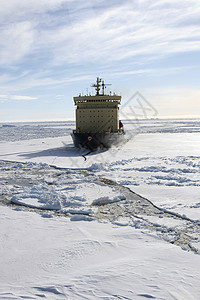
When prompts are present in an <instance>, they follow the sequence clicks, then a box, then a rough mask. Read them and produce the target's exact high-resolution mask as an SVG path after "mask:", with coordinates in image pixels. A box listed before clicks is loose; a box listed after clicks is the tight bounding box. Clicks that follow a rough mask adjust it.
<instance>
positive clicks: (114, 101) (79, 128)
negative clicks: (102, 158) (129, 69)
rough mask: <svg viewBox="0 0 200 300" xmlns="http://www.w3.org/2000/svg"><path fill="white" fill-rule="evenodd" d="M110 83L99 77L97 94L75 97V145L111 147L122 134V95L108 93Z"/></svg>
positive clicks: (95, 85)
mask: <svg viewBox="0 0 200 300" xmlns="http://www.w3.org/2000/svg"><path fill="white" fill-rule="evenodd" d="M107 85H108V84H105V83H104V81H103V80H102V79H101V78H99V77H97V80H96V83H95V84H93V85H92V87H94V88H95V90H96V94H95V95H79V96H78V97H74V98H73V99H74V104H75V105H76V130H74V131H73V134H72V138H73V141H74V144H75V146H78V147H80V146H82V147H87V148H92V149H93V148H94V149H95V148H97V147H98V146H103V147H106V148H108V147H110V146H111V145H112V144H113V142H117V140H119V137H118V138H117V136H120V135H122V133H123V132H122V130H121V128H120V125H119V124H120V122H119V105H120V103H121V96H119V95H116V94H115V93H113V94H112V93H111V92H110V93H109V94H106V93H105V90H106V87H107Z"/></svg>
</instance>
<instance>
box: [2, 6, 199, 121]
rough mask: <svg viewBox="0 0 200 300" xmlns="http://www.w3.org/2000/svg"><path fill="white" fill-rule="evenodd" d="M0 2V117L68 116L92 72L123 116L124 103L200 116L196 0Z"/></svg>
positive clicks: (163, 114)
mask: <svg viewBox="0 0 200 300" xmlns="http://www.w3.org/2000/svg"><path fill="white" fill-rule="evenodd" d="M0 7H1V8H0V123H3V122H16V121H49V120H63V121H65V120H71V119H74V109H75V107H74V103H73V97H74V96H78V95H79V93H83V94H86V93H88V92H92V88H91V84H93V83H94V82H95V80H96V77H97V76H98V77H100V78H103V79H104V80H105V82H107V83H109V84H112V86H108V87H107V91H110V89H111V90H112V91H114V92H116V93H118V94H120V95H121V96H122V112H123V116H122V117H124V118H126V117H127V110H126V107H129V112H128V117H130V116H131V112H133V115H134V114H135V115H137V116H139V115H140V117H158V118H174V117H180V118H181V117H200V88H199V83H200V82H199V78H200V0H123V1H122V0H115V1H114V0H110V1H107V0H86V1H83V0H34V1H29V0H20V1H19V0H7V1H4V0H0ZM138 107H139V109H140V114H138V113H136V110H137V108H138ZM145 112H148V114H146V113H145Z"/></svg>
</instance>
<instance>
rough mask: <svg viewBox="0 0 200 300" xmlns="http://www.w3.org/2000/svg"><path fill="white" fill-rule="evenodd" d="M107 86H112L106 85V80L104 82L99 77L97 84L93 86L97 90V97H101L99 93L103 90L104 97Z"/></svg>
mask: <svg viewBox="0 0 200 300" xmlns="http://www.w3.org/2000/svg"><path fill="white" fill-rule="evenodd" d="M107 85H111V84H109V83H106V84H105V83H104V80H102V78H99V77H97V82H96V84H92V85H91V86H92V87H94V88H95V90H96V96H99V95H100V94H99V91H100V89H101V88H102V95H104V91H105V88H106V86H107Z"/></svg>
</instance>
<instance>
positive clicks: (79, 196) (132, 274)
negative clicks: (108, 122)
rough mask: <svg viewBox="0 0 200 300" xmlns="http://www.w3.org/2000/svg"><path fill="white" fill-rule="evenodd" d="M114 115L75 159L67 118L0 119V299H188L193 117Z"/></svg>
mask: <svg viewBox="0 0 200 300" xmlns="http://www.w3.org/2000/svg"><path fill="white" fill-rule="evenodd" d="M124 123H125V128H126V131H127V139H128V141H127V143H125V144H124V145H121V146H119V147H113V148H111V149H109V150H108V151H105V150H103V151H102V150H101V151H100V150H99V151H97V152H95V153H91V154H89V155H86V156H85V157H86V158H87V159H86V160H85V158H84V157H83V156H84V155H85V154H86V153H87V152H88V151H86V150H84V149H76V148H74V146H73V144H72V140H71V137H70V132H71V130H72V128H73V126H74V123H73V122H45V123H13V124H10V123H9V124H0V175H1V177H0V197H1V200H2V205H1V206H0V228H1V232H0V242H1V243H0V251H1V256H0V266H1V273H0V299H22V298H23V299H40V298H46V299H181V300H182V299H199V295H200V289H199V279H200V259H199V255H198V254H195V253H194V252H193V251H191V250H192V249H195V252H196V253H200V237H199V224H200V217H199V216H200V193H199V191H200V120H198V119H195V120H192V119H191V120H143V121H140V122H138V121H134V120H126V121H124ZM102 178H103V180H102ZM105 178H106V179H108V180H111V181H112V182H111V181H110V182H109V181H107V182H106V180H105ZM100 179H101V180H100ZM113 182H114V183H116V185H113ZM120 186H124V189H120ZM126 188H129V189H130V190H132V191H134V192H135V193H137V194H134V193H133V194H132V195H131V192H130V193H129V192H128V191H129V190H128V189H126ZM138 194H139V195H141V196H142V197H140V196H139V195H138ZM130 197H132V198H130ZM143 197H144V198H143ZM145 198H147V199H148V200H150V202H148V201H147V202H145V201H146V200H145ZM10 201H12V202H13V203H15V204H20V206H18V205H10ZM142 201H143V202H142ZM141 203H143V204H142V206H143V208H142V209H141V208H140V205H141ZM151 203H153V204H154V205H156V207H158V209H157V208H156V207H155V210H153V207H154V206H152V205H151ZM131 205H132V206H131ZM133 205H136V206H134V207H133ZM148 205H149V206H148ZM27 207H30V209H28V208H27ZM145 207H146V213H145ZM147 208H148V209H147ZM159 209H160V210H159ZM166 211H168V212H169V213H165V212H166ZM170 213H172V214H170ZM102 216H103V217H102ZM106 216H107V218H106ZM75 221H76V222H75ZM178 237H179V238H178ZM191 237H192V239H191ZM187 239H188V241H189V245H190V248H188V247H186V246H185V245H186V242H185V241H187ZM170 242H171V243H170ZM172 242H173V243H174V244H172ZM175 245H176V246H175Z"/></svg>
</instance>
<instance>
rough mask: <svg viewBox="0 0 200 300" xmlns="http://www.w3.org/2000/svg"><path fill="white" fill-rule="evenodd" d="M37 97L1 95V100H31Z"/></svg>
mask: <svg viewBox="0 0 200 300" xmlns="http://www.w3.org/2000/svg"><path fill="white" fill-rule="evenodd" d="M37 99H38V98H37V97H32V96H21V95H0V101H1V102H2V101H3V102H5V101H7V100H17V101H19V100H20V101H30V100H37Z"/></svg>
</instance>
